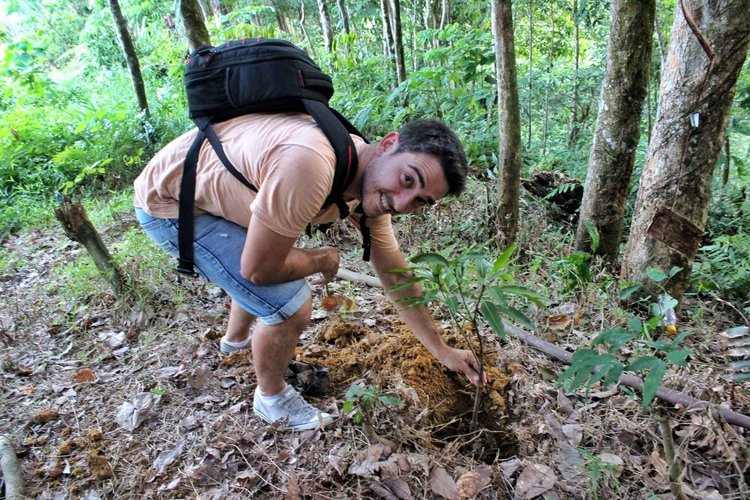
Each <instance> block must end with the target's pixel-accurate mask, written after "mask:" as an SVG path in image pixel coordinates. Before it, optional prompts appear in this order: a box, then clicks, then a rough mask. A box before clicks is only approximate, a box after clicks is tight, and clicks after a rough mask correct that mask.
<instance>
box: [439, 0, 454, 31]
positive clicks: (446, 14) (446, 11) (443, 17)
mask: <svg viewBox="0 0 750 500" xmlns="http://www.w3.org/2000/svg"><path fill="white" fill-rule="evenodd" d="M450 12H451V4H450V1H449V0H442V2H440V29H441V30H444V29H445V27H446V26H447V25H448V23H449V22H450Z"/></svg>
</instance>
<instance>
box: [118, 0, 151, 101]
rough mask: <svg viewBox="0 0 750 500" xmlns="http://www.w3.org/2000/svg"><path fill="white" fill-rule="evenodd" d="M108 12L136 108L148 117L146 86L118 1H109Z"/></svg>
mask: <svg viewBox="0 0 750 500" xmlns="http://www.w3.org/2000/svg"><path fill="white" fill-rule="evenodd" d="M109 11H110V12H111V13H112V19H114V21H115V28H116V30H117V37H118V39H119V40H120V47H122V52H123V54H125V62H126V63H127V65H128V71H129V72H130V79H131V80H132V82H133V88H134V89H135V97H136V99H137V100H138V108H139V109H140V110H141V112H142V113H143V114H145V115H146V116H148V114H149V111H148V100H147V99H146V86H145V85H144V83H143V76H142V75H141V65H140V64H139V63H138V55H137V54H136V52H135V45H133V39H132V38H131V37H130V32H129V31H128V22H127V20H126V19H125V16H123V15H122V10H121V9H120V4H119V2H118V0H109Z"/></svg>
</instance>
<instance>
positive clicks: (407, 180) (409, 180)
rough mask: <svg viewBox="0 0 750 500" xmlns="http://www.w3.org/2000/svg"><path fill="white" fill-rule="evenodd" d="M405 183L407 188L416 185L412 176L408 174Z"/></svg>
mask: <svg viewBox="0 0 750 500" xmlns="http://www.w3.org/2000/svg"><path fill="white" fill-rule="evenodd" d="M404 182H405V183H406V185H407V186H411V185H412V184H413V183H414V179H412V177H411V175H409V174H406V175H405V176H404Z"/></svg>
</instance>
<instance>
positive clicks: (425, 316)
mask: <svg viewBox="0 0 750 500" xmlns="http://www.w3.org/2000/svg"><path fill="white" fill-rule="evenodd" d="M371 261H372V265H373V268H374V269H375V272H376V273H377V275H378V277H379V278H380V282H381V283H382V284H383V287H385V289H386V291H387V292H388V296H389V297H390V298H391V300H393V301H394V303H395V305H396V308H397V309H398V312H399V314H400V315H401V318H403V320H404V321H405V322H406V324H407V326H408V327H409V328H410V329H411V331H412V332H414V335H416V336H417V338H418V339H419V341H420V342H421V343H422V345H424V346H425V348H426V349H427V350H428V351H430V353H431V354H432V355H433V356H435V358H436V359H437V360H438V361H440V362H441V363H442V364H443V365H445V366H446V367H448V368H449V369H451V370H453V371H457V372H460V373H463V374H464V375H466V377H468V379H469V381H470V382H471V383H472V384H477V383H478V382H479V365H478V364H477V362H476V359H475V358H474V355H473V354H472V353H471V351H467V350H463V349H455V348H452V347H449V346H448V345H447V344H446V343H445V340H444V339H443V337H442V335H440V332H439V331H438V329H437V327H436V326H435V323H434V321H432V317H431V316H430V313H429V311H428V310H427V308H426V307H425V306H423V305H417V306H407V305H405V304H401V303H398V302H397V301H398V300H399V299H402V298H406V297H414V296H419V295H421V294H422V290H421V288H420V287H419V285H412V286H410V287H407V288H402V289H401V290H397V291H391V288H392V287H393V286H394V285H396V284H397V283H399V282H401V281H403V280H405V279H407V278H408V275H405V274H404V273H393V272H389V270H390V269H396V268H405V267H407V263H406V259H405V258H404V255H403V254H402V253H401V252H400V251H398V250H395V251H392V252H379V251H377V250H376V249H373V252H372V259H371ZM484 378H485V381H486V375H485V377H484Z"/></svg>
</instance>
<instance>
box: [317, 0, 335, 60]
mask: <svg viewBox="0 0 750 500" xmlns="http://www.w3.org/2000/svg"><path fill="white" fill-rule="evenodd" d="M318 14H319V15H320V30H321V32H322V33H323V44H324V45H325V47H326V51H327V52H328V53H330V52H331V49H332V47H333V31H331V16H329V15H328V6H327V5H326V0H318Z"/></svg>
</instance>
